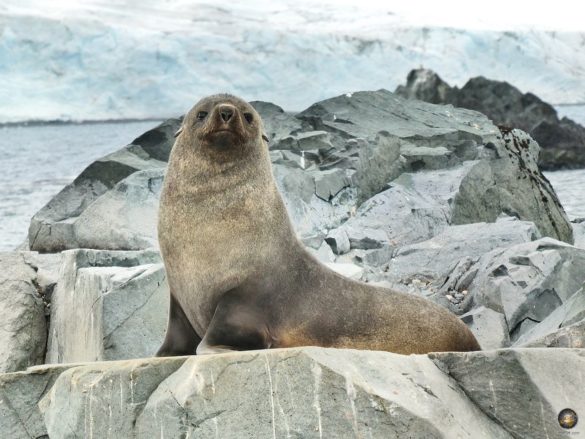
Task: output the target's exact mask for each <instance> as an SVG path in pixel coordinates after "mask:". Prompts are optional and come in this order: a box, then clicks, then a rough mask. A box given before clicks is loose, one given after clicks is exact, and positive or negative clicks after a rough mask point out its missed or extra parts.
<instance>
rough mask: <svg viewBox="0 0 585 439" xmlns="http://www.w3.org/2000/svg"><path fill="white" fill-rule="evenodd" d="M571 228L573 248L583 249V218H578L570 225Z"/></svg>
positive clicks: (584, 231)
mask: <svg viewBox="0 0 585 439" xmlns="http://www.w3.org/2000/svg"><path fill="white" fill-rule="evenodd" d="M571 225H572V226H573V237H574V238H575V243H574V245H575V247H579V248H583V249H585V218H580V219H579V220H575V221H573V222H572V223H571Z"/></svg>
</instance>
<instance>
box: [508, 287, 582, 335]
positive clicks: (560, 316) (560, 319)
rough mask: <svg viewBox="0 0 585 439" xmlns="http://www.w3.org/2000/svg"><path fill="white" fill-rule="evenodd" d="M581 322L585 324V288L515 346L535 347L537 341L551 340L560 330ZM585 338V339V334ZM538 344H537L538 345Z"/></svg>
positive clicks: (527, 333) (538, 324)
mask: <svg viewBox="0 0 585 439" xmlns="http://www.w3.org/2000/svg"><path fill="white" fill-rule="evenodd" d="M579 322H585V288H581V289H580V290H579V291H577V292H576V293H575V294H573V295H572V296H571V297H570V298H568V299H567V300H566V301H565V302H564V303H563V304H562V305H560V306H559V307H558V308H556V309H555V310H554V311H553V312H551V313H550V314H549V315H548V316H547V317H546V318H545V319H544V320H542V321H541V322H540V323H537V324H535V325H534V327H533V328H531V330H530V331H527V332H526V333H524V334H523V335H522V336H521V337H520V338H519V339H518V340H517V341H516V343H515V346H528V345H529V346H533V345H534V342H535V341H536V340H550V339H551V337H550V335H551V334H554V333H557V332H558V329H559V328H564V327H567V326H571V325H573V324H575V323H579ZM535 323H536V322H535ZM575 330H576V328H573V330H572V331H571V332H575ZM583 336H584V337H585V333H584V334H583ZM555 338H556V337H555ZM538 344H539V343H536V345H538ZM566 347H582V346H566Z"/></svg>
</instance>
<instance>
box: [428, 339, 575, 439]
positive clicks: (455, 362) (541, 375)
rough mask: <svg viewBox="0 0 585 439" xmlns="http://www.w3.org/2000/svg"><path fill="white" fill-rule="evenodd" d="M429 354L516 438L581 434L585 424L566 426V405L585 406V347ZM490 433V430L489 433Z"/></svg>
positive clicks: (573, 406)
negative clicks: (560, 419) (561, 419)
mask: <svg viewBox="0 0 585 439" xmlns="http://www.w3.org/2000/svg"><path fill="white" fill-rule="evenodd" d="M430 357H431V358H432V359H433V360H434V361H435V362H436V363H437V365H438V366H439V367H441V368H442V369H443V370H444V371H445V372H446V373H448V374H449V375H450V376H451V377H453V379H454V380H455V381H456V383H457V384H458V385H459V386H460V388H461V389H462V390H463V391H464V392H465V394H466V395H467V396H468V397H469V398H470V399H471V400H472V401H473V402H474V403H475V404H476V406H477V407H479V408H480V409H481V410H482V412H483V413H485V414H486V415H487V416H489V417H490V418H491V419H493V420H495V421H496V422H497V423H498V424H499V425H501V426H502V427H503V428H505V429H506V430H507V431H508V432H509V433H510V434H511V435H512V436H513V437H515V438H530V439H549V438H553V437H555V438H557V437H558V438H560V437H565V433H569V434H570V435H579V434H582V433H583V432H585V424H583V423H580V422H579V423H577V425H576V426H575V428H573V429H572V430H567V431H563V429H562V428H561V427H560V426H559V422H558V415H559V413H560V412H561V410H563V409H566V408H571V409H573V410H574V411H575V412H576V413H577V414H579V413H584V412H585V398H583V392H582V389H583V386H584V385H585V379H584V377H583V375H582V374H580V373H578V372H577V371H582V370H585V352H584V351H583V350H582V349H514V350H497V351H487V352H485V351H484V352H474V353H437V354H431V355H430ZM488 437H489V436H488Z"/></svg>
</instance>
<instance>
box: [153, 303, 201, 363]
mask: <svg viewBox="0 0 585 439" xmlns="http://www.w3.org/2000/svg"><path fill="white" fill-rule="evenodd" d="M200 342H201V337H199V336H198V335H197V333H196V332H195V330H194V329H193V327H192V326H191V323H189V319H188V318H187V316H186V315H185V312H184V311H183V309H182V308H181V305H179V302H177V299H175V297H174V296H173V294H172V293H171V304H170V308H169V324H168V327H167V334H166V336H165V341H164V342H163V344H162V346H161V347H160V348H159V350H158V352H157V353H156V356H157V357H177V356H180V355H194V354H195V349H196V348H197V345H198V344H199V343H200Z"/></svg>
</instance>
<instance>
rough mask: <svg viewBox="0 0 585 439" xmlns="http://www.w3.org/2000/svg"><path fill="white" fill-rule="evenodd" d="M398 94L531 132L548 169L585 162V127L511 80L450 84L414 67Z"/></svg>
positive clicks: (477, 80) (429, 71) (397, 90)
mask: <svg viewBox="0 0 585 439" xmlns="http://www.w3.org/2000/svg"><path fill="white" fill-rule="evenodd" d="M395 93H396V94H398V95H400V96H403V97H405V98H409V99H420V100H423V101H426V102H432V103H434V104H452V105H454V106H456V107H463V108H469V109H471V110H476V111H479V112H481V113H483V114H485V115H487V116H488V117H489V118H490V119H491V120H493V121H494V123H496V124H498V125H505V126H509V127H514V128H519V129H521V130H524V131H526V132H527V133H529V134H530V135H531V136H532V137H533V138H534V139H535V140H536V141H537V142H538V143H539V144H540V146H541V147H542V154H541V157H540V160H539V165H540V166H541V167H542V168H543V169H546V170H552V169H558V168H581V167H583V166H585V153H584V152H585V127H582V126H581V125H579V124H577V123H575V122H574V121H572V120H571V119H568V118H566V117H565V118H563V119H559V117H558V115H557V112H556V110H555V109H554V107H553V106H552V105H550V104H548V103H546V102H543V101H542V100H541V99H539V98H538V97H537V96H535V95H534V94H532V93H525V94H523V93H521V92H520V90H518V89H517V88H516V87H514V86H512V85H510V84H508V83H507V82H501V81H494V80H490V79H486V78H484V77H481V76H479V77H476V78H471V79H470V80H469V81H468V82H467V83H466V84H465V85H464V86H463V88H461V89H458V88H457V87H450V86H449V85H448V84H447V83H446V82H445V81H443V80H442V79H441V78H440V77H439V76H438V75H437V74H436V73H434V72H433V71H431V70H427V69H416V70H412V71H411V72H410V73H409V74H408V77H407V84H406V86H398V88H397V89H396V92H395Z"/></svg>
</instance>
